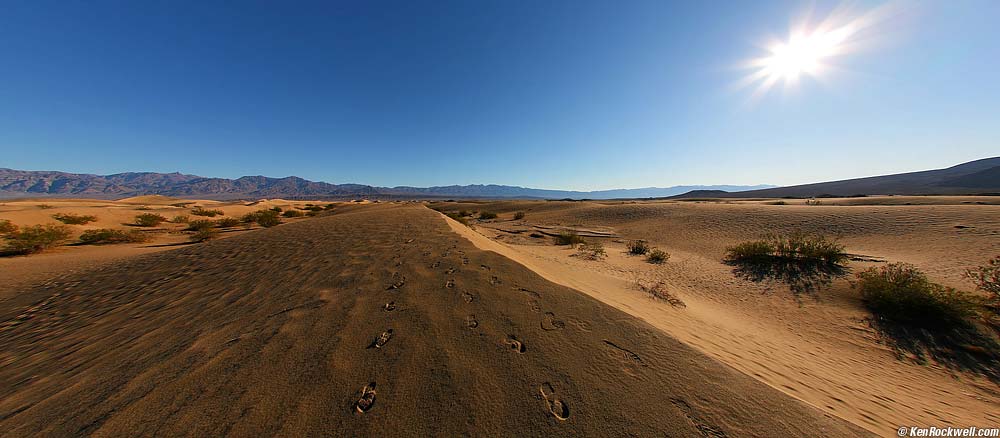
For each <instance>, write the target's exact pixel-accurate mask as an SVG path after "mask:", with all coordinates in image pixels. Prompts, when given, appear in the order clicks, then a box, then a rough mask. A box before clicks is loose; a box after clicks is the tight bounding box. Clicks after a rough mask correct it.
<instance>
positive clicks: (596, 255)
mask: <svg viewBox="0 0 1000 438" xmlns="http://www.w3.org/2000/svg"><path fill="white" fill-rule="evenodd" d="M576 255H577V257H580V258H584V259H587V260H600V259H603V258H605V257H607V256H608V253H607V251H605V250H604V245H603V244H602V243H601V242H586V243H581V244H580V245H578V246H577V247H576Z"/></svg>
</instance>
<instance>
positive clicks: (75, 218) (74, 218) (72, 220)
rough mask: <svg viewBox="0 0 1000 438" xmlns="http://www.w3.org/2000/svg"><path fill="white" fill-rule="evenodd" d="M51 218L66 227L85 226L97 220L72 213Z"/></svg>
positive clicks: (55, 215) (58, 214)
mask: <svg viewBox="0 0 1000 438" xmlns="http://www.w3.org/2000/svg"><path fill="white" fill-rule="evenodd" d="M52 218H53V219H55V220H57V221H59V222H62V223H64V224H67V225H85V224H89V223H91V222H93V221H96V220H97V216H90V215H80V214H73V213H56V214H54V215H52Z"/></svg>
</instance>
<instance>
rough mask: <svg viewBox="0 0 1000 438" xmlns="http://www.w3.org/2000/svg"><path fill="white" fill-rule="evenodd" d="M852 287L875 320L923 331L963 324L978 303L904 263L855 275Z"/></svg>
mask: <svg viewBox="0 0 1000 438" xmlns="http://www.w3.org/2000/svg"><path fill="white" fill-rule="evenodd" d="M855 287H857V289H858V290H859V291H860V292H861V298H862V299H864V301H865V305H866V306H867V307H868V309H869V310H871V311H872V313H873V314H874V315H875V316H876V317H878V318H879V319H883V320H888V321H891V322H893V323H897V324H903V325H906V326H911V327H919V328H925V329H937V328H949V327H955V326H956V325H963V324H964V323H965V322H966V321H968V320H969V319H970V318H972V317H973V316H974V315H975V314H976V309H977V307H978V304H979V303H978V302H977V300H976V298H975V297H974V296H972V295H970V294H968V293H966V292H962V291H959V290H956V289H954V288H950V287H945V286H942V285H940V284H937V283H933V282H931V281H930V280H928V279H927V276H926V275H924V274H923V273H922V272H920V270H918V269H917V268H916V267H914V266H913V265H910V264H906V263H890V264H888V265H886V266H882V267H872V268H868V269H866V270H864V271H862V272H859V273H858V274H857V283H856V284H855Z"/></svg>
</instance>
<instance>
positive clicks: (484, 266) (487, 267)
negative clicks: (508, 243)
mask: <svg viewBox="0 0 1000 438" xmlns="http://www.w3.org/2000/svg"><path fill="white" fill-rule="evenodd" d="M479 267H480V268H481V269H485V270H487V271H489V270H490V267H489V266H486V265H479Z"/></svg>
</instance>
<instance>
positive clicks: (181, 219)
mask: <svg viewBox="0 0 1000 438" xmlns="http://www.w3.org/2000/svg"><path fill="white" fill-rule="evenodd" d="M170 222H172V223H175V224H186V223H188V222H191V217H190V216H188V215H186V214H179V215H177V216H174V218H173V219H170Z"/></svg>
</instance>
